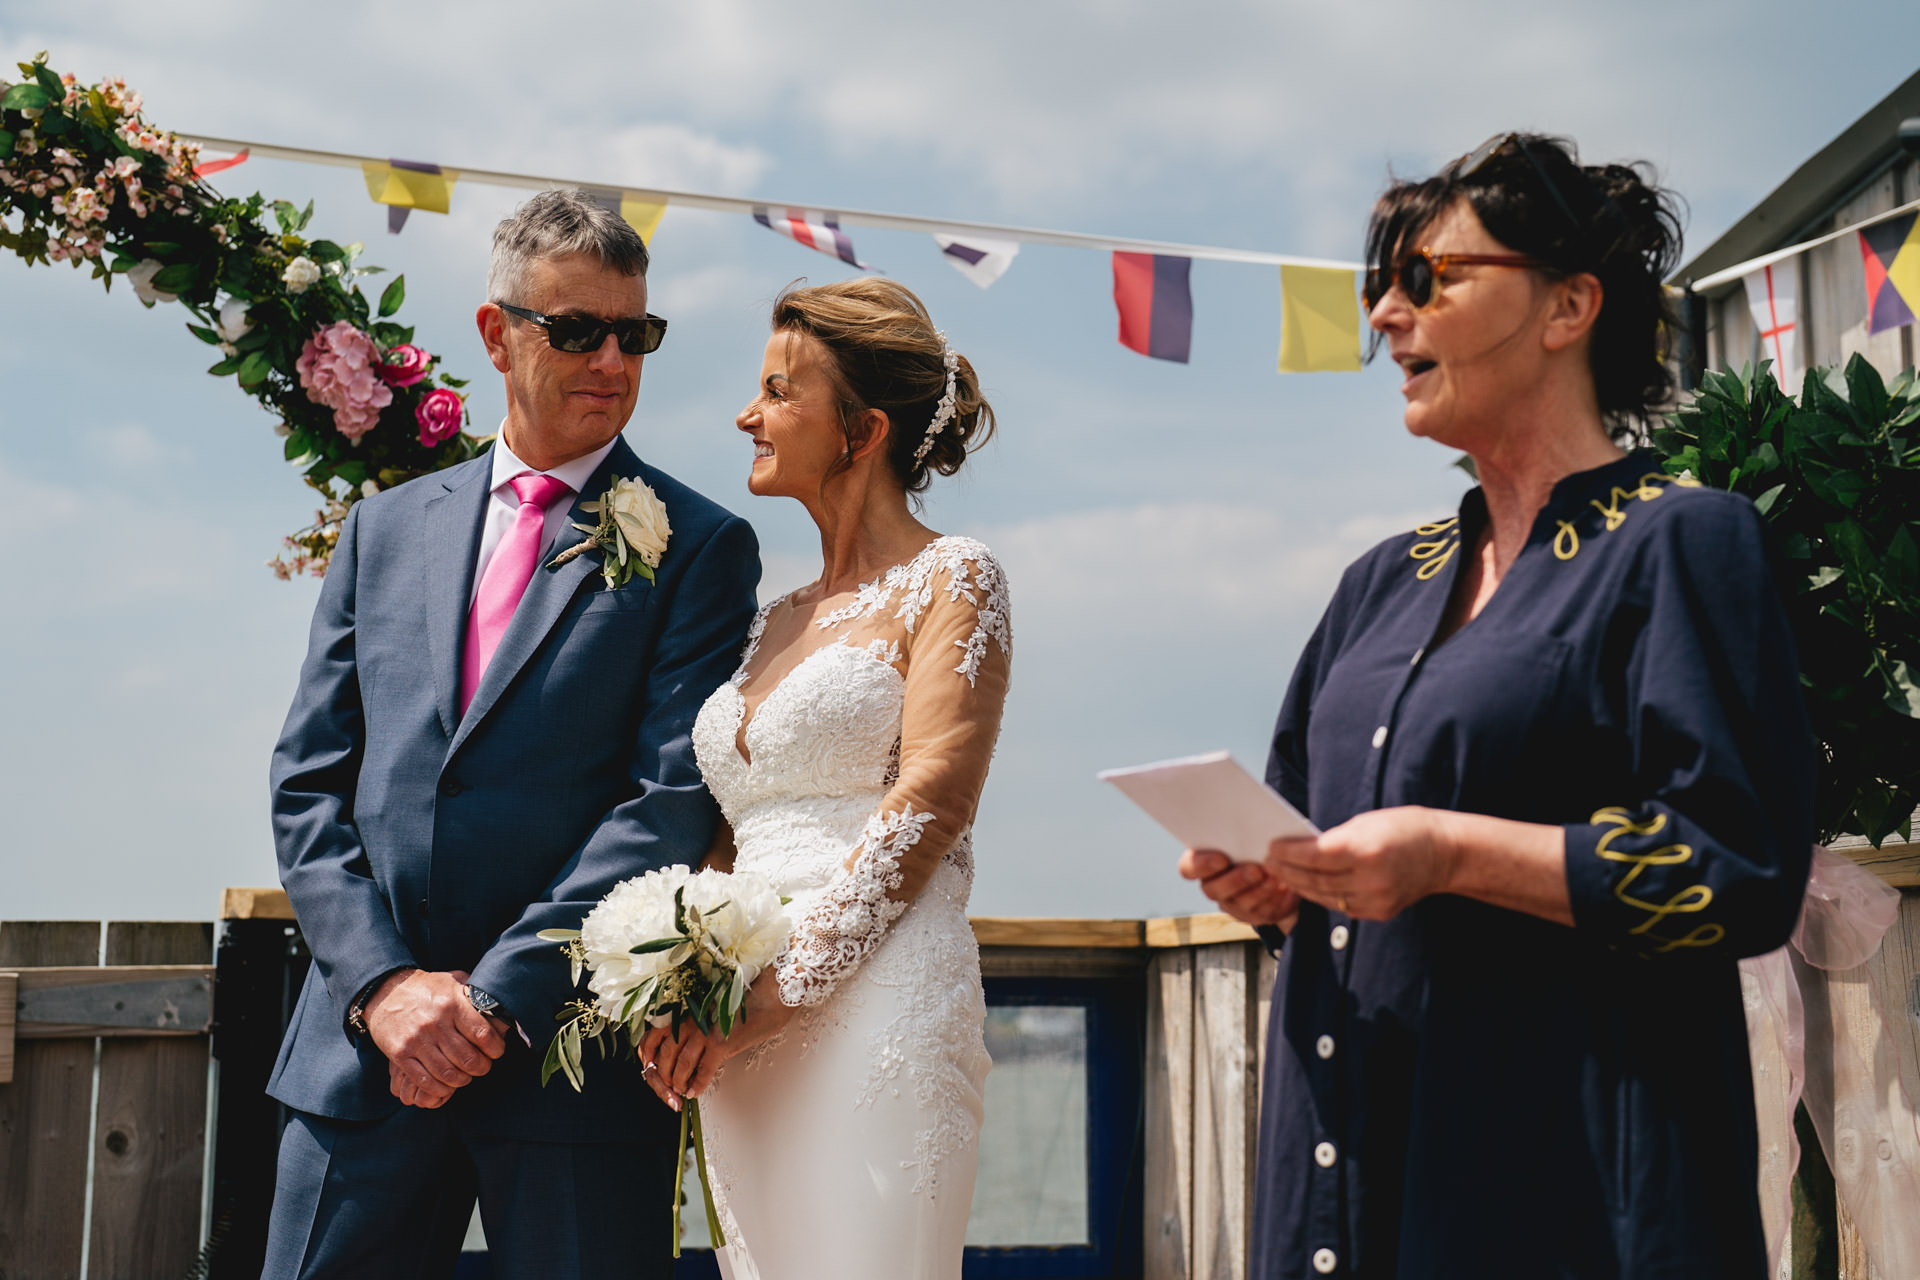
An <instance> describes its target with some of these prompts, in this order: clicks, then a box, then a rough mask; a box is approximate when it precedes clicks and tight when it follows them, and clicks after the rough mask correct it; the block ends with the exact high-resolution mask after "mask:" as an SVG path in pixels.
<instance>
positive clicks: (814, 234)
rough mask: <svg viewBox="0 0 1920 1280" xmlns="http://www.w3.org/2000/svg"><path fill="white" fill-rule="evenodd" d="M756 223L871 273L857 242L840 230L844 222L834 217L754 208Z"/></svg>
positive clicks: (801, 211)
mask: <svg viewBox="0 0 1920 1280" xmlns="http://www.w3.org/2000/svg"><path fill="white" fill-rule="evenodd" d="M753 220H754V221H755V222H757V223H759V224H760V225H761V226H763V227H765V228H766V229H767V230H769V231H778V232H779V233H780V234H781V235H783V236H786V237H788V238H789V239H792V240H797V241H799V242H800V243H801V244H803V245H805V246H807V248H809V249H818V250H819V251H820V252H821V253H824V254H826V255H827V256H828V257H830V258H838V259H840V261H842V262H844V263H846V264H847V265H848V266H851V267H858V268H860V269H861V270H862V271H871V270H873V268H872V267H870V266H868V265H867V264H866V263H864V262H862V261H860V259H858V258H856V257H855V256H854V254H853V241H851V240H849V239H848V238H847V233H846V232H844V231H842V230H841V229H840V219H839V218H838V217H836V216H835V215H833V214H831V213H819V212H816V211H812V210H808V209H770V208H768V207H767V206H766V205H763V204H757V205H755V206H753Z"/></svg>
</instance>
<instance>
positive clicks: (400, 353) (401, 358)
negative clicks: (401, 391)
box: [380, 342, 433, 387]
mask: <svg viewBox="0 0 1920 1280" xmlns="http://www.w3.org/2000/svg"><path fill="white" fill-rule="evenodd" d="M432 363H433V357H432V356H430V355H428V354H427V353H426V352H424V351H422V350H421V349H420V348H419V347H416V346H414V345H413V344H412V343H411V342H407V343H402V344H401V345H400V346H397V347H395V348H394V349H393V350H391V351H389V352H387V357H386V359H385V360H383V361H381V362H380V377H381V379H382V380H384V381H385V382H386V384H387V385H388V386H390V387H410V386H412V385H413V384H414V383H416V382H418V381H420V379H422V378H424V377H426V376H427V366H428V365H431V364H432Z"/></svg>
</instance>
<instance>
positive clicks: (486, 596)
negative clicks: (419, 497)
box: [460, 473, 573, 715]
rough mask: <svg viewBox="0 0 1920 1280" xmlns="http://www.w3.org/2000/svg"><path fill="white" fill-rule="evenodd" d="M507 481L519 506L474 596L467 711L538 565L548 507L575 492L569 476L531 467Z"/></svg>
mask: <svg viewBox="0 0 1920 1280" xmlns="http://www.w3.org/2000/svg"><path fill="white" fill-rule="evenodd" d="M508 483H509V484H511V485H512V486H513V496H514V497H516V498H518V499H520V510H519V511H518V512H516V513H515V514H514V517H513V524H512V525H510V526H509V527H508V529H507V535H506V537H504V538H502V539H500V545H499V546H498V547H496V548H495V549H494V552H493V559H491V560H489V561H488V562H487V571H486V573H485V574H484V575H482V576H481V579H480V590H479V592H478V593H477V594H476V595H475V596H474V597H473V612H472V613H471V614H469V615H468V617H467V643H466V649H465V652H464V653H463V654H462V655H461V659H460V714H461V715H465V714H466V713H467V707H468V705H469V704H470V703H472V701H473V694H474V691H475V690H476V689H478V688H479V687H480V677H481V676H482V675H484V674H485V673H486V670H487V664H488V663H489V662H492V661H493V651H494V650H495V649H498V648H499V647H500V637H501V636H503V635H505V634H506V632H507V624H508V623H509V622H512V621H513V611H514V610H515V609H516V608H518V607H519V604H520V597H521V596H523V595H525V594H526V593H527V583H528V582H530V581H532V580H533V571H534V570H535V569H536V568H538V567H539V564H540V543H541V542H542V541H543V535H544V533H545V531H546V523H547V508H548V507H551V506H552V505H553V504H554V503H556V502H558V501H560V499H561V498H562V497H564V496H566V495H567V494H570V493H572V492H573V490H572V489H571V488H570V487H568V485H567V484H566V482H565V481H562V480H555V479H554V478H553V477H552V476H541V475H534V474H532V473H528V474H525V475H518V476H515V477H514V478H513V479H512V480H510V481H508Z"/></svg>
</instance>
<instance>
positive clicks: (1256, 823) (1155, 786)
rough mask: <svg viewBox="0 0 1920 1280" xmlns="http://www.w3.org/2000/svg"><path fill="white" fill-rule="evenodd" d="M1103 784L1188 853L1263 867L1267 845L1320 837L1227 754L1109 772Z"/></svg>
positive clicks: (1299, 815) (1313, 827)
mask: <svg viewBox="0 0 1920 1280" xmlns="http://www.w3.org/2000/svg"><path fill="white" fill-rule="evenodd" d="M1100 780H1101V781H1102V782H1111V783H1112V784H1113V785H1114V786H1116V787H1118V788H1120V790H1121V792H1122V793H1123V794H1124V795H1125V796H1126V797H1127V799H1129V800H1131V801H1133V802H1134V803H1135V804H1137V805H1139V806H1140V807H1141V808H1142V809H1145V810H1146V811H1147V816H1148V817H1150V818H1152V819H1153V820H1154V821H1155V822H1157V823H1159V824H1160V825H1161V826H1163V827H1165V828H1166V829H1167V830H1168V831H1169V832H1170V833H1172V835H1173V838H1174V839H1176V840H1178V841H1180V843H1181V844H1183V845H1185V846H1186V847H1187V848H1189V849H1218V850H1220V852H1222V853H1224V854H1227V855H1228V856H1229V857H1231V858H1233V859H1234V860H1235V861H1236V862H1264V861H1265V860H1266V856H1267V845H1268V844H1269V843H1271V842H1272V841H1274V840H1276V839H1278V838H1280V837H1281V836H1313V835H1319V834H1320V829H1319V828H1318V827H1316V826H1314V825H1313V824H1312V823H1311V822H1309V821H1307V819H1306V818H1305V817H1304V816H1302V815H1301V813H1300V811H1299V810H1298V809H1296V808H1294V807H1293V806H1292V805H1290V804H1288V803H1287V800H1286V797H1284V796H1282V795H1281V794H1280V793H1279V792H1278V791H1275V790H1274V789H1273V788H1272V787H1269V786H1268V785H1267V784H1266V783H1264V782H1262V781H1260V779H1258V778H1256V777H1254V776H1253V775H1252V774H1250V773H1248V772H1247V771H1246V770H1245V769H1244V768H1242V767H1241V765H1240V762H1239V761H1238V760H1235V759H1234V758H1233V756H1232V755H1231V754H1230V753H1229V752H1225V751H1210V752H1208V753H1207V754H1206V755H1203V756H1188V757H1186V758H1185V759H1181V760H1162V761H1160V762H1159V763H1157V764H1142V765H1135V766H1134V767H1133V768H1131V769H1108V770H1105V771H1104V772H1102V773H1101V774H1100Z"/></svg>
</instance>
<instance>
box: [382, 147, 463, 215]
mask: <svg viewBox="0 0 1920 1280" xmlns="http://www.w3.org/2000/svg"><path fill="white" fill-rule="evenodd" d="M360 168H361V170H362V172H364V173H365V175H366V179H367V194H368V195H370V196H372V197H373V201H374V203H375V204H390V205H397V206H398V207H400V208H402V209H425V210H426V211H427V212H428V213H445V212H446V211H447V207H448V205H449V204H450V203H451V202H452V200H453V184H454V183H456V182H458V181H459V180H460V174H459V172H458V171H456V170H453V169H442V168H441V167H440V166H439V165H427V164H417V163H416V162H414V161H410V160H396V161H391V162H389V161H385V160H362V161H361V162H360Z"/></svg>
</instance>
